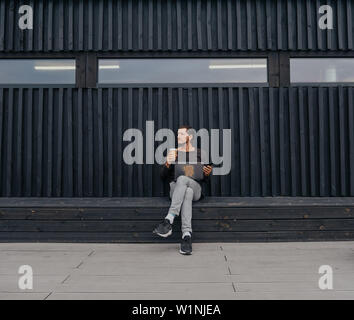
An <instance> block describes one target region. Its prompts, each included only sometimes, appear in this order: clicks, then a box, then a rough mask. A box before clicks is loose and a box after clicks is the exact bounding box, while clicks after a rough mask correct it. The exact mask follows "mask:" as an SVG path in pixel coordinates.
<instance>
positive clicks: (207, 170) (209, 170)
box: [203, 166, 213, 177]
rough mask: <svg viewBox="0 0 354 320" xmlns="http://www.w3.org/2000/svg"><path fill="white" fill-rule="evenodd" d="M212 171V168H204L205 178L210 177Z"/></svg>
mask: <svg viewBox="0 0 354 320" xmlns="http://www.w3.org/2000/svg"><path fill="white" fill-rule="evenodd" d="M212 171H213V168H212V166H203V172H204V175H205V176H207V177H209V176H210V174H211V172H212Z"/></svg>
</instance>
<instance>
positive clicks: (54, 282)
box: [0, 275, 66, 293]
mask: <svg viewBox="0 0 354 320" xmlns="http://www.w3.org/2000/svg"><path fill="white" fill-rule="evenodd" d="M20 276H21V275H10V276H8V275H6V276H4V275H0V284H1V286H0V293H5V292H12V293H27V292H31V293H32V292H33V293H36V292H51V291H54V290H55V288H56V287H57V286H58V285H60V284H61V282H63V281H64V280H65V278H66V276H64V275H62V276H60V275H59V276H45V275H38V276H36V275H34V276H33V289H32V290H21V289H20V288H19V286H18V281H19V278H20Z"/></svg>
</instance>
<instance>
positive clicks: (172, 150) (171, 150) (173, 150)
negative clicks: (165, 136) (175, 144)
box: [168, 148, 178, 163]
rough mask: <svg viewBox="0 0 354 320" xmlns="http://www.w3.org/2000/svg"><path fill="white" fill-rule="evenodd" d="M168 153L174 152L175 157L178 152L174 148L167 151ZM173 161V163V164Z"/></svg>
mask: <svg viewBox="0 0 354 320" xmlns="http://www.w3.org/2000/svg"><path fill="white" fill-rule="evenodd" d="M168 152H169V153H170V152H174V153H175V156H176V157H177V152H178V150H177V149H176V148H171V149H170V150H169V151H168ZM174 162H175V161H173V163H174Z"/></svg>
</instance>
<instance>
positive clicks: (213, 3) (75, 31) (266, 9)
mask: <svg viewBox="0 0 354 320" xmlns="http://www.w3.org/2000/svg"><path fill="white" fill-rule="evenodd" d="M23 4H29V5H31V6H32V7H33V8H34V11H35V17H34V29H33V30H32V31H25V32H23V31H21V30H20V29H19V28H18V27H17V20H18V17H19V15H18V8H19V6H20V5H23ZM323 4H329V5H331V6H332V8H333V10H334V25H335V26H336V27H335V28H334V29H333V30H328V31H327V30H325V31H324V30H320V29H319V28H318V27H317V24H318V18H319V14H318V9H319V7H320V6H321V5H323ZM353 19H354V1H353V0H266V1H265V0H187V1H186V0H129V1H126V0H85V1H84V0H76V1H73V0H35V1H34V0H29V1H25V2H24V1H19V0H1V1H0V51H21V52H24V51H98V50H100V51H109V50H114V51H116V50H119V51H130V50H134V51H142V50H143V51H150V50H153V51H160V50H162V51H181V50H182V51H189V50H194V51H199V50H203V51H205V50H208V51H210V50H212V51H218V50H353V49H354V21H353Z"/></svg>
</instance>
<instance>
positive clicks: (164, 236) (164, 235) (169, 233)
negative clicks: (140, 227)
mask: <svg viewBox="0 0 354 320" xmlns="http://www.w3.org/2000/svg"><path fill="white" fill-rule="evenodd" d="M153 233H155V234H157V235H158V236H160V237H162V238H167V237H169V236H170V235H171V234H172V230H170V231H169V232H167V233H165V234H162V233H158V232H156V231H154V232H153Z"/></svg>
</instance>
